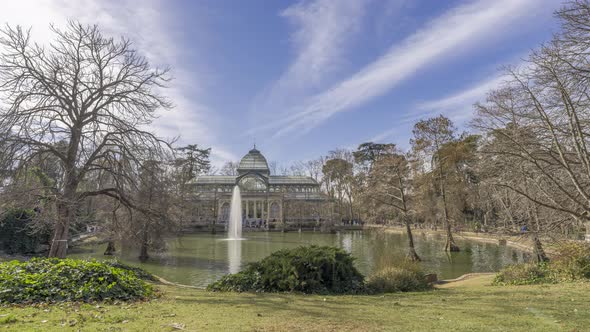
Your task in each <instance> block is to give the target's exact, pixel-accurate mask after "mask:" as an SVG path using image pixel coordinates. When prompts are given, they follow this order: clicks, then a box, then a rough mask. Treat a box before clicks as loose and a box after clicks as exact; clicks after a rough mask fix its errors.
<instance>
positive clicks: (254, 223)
mask: <svg viewBox="0 0 590 332" xmlns="http://www.w3.org/2000/svg"><path fill="white" fill-rule="evenodd" d="M242 227H248V228H266V220H264V219H262V218H246V217H244V220H242Z"/></svg>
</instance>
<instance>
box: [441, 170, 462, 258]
mask: <svg viewBox="0 0 590 332" xmlns="http://www.w3.org/2000/svg"><path fill="white" fill-rule="evenodd" d="M439 169H440V174H439V175H440V189H441V193H442V199H443V209H444V213H445V228H446V231H447V243H446V244H445V251H453V252H458V251H461V249H459V246H458V245H457V244H456V243H455V239H453V232H452V230H451V222H450V220H449V210H448V208H447V193H446V190H445V184H444V180H443V178H442V176H443V173H442V166H439Z"/></svg>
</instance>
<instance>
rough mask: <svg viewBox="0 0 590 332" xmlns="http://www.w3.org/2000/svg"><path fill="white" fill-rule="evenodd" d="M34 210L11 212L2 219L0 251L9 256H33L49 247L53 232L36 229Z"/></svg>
mask: <svg viewBox="0 0 590 332" xmlns="http://www.w3.org/2000/svg"><path fill="white" fill-rule="evenodd" d="M33 215H34V212H33V211H32V210H20V209H14V210H10V211H8V212H7V213H5V214H4V215H3V216H2V219H0V249H1V250H3V251H5V252H6V253H8V254H32V253H35V252H37V251H38V248H39V246H40V245H47V244H48V243H49V239H50V237H51V230H50V229H49V228H47V227H45V228H39V229H34V228H33V225H32V219H33Z"/></svg>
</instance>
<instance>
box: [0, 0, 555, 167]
mask: <svg viewBox="0 0 590 332" xmlns="http://www.w3.org/2000/svg"><path fill="white" fill-rule="evenodd" d="M560 6H561V3H560V1H556V0H479V1H477V0H476V1H473V0H471V1H440V0H439V1H435V0H309V1H263V0H260V1H254V0H252V1H238V0H234V1H229V0H223V1H219V0H216V1H213V0H211V1H188V0H186V1H181V0H168V1H165V0H162V1H158V0H150V1H108V0H82V1H69V2H68V1H65V0H45V1H44V0H38V1H32V0H31V1H18V2H17V1H11V2H8V1H5V2H3V3H2V4H0V22H2V23H9V24H20V25H24V26H32V27H33V34H34V37H35V38H36V40H38V41H39V42H46V41H48V40H50V39H51V34H50V33H49V32H48V24H49V23H54V24H57V25H61V24H64V22H66V21H67V19H72V18H73V19H77V20H80V21H82V22H84V23H97V24H99V25H100V26H101V27H102V28H103V30H104V31H105V32H106V33H109V34H112V35H125V36H127V37H129V38H131V39H132V40H133V41H134V42H135V44H136V47H137V48H138V49H139V51H140V52H142V53H143V54H145V55H146V56H147V57H148V59H149V60H150V61H151V62H152V63H154V64H158V65H169V66H171V67H172V68H173V73H174V77H175V80H174V81H173V82H172V83H171V87H170V88H169V89H168V91H167V92H166V93H167V94H168V95H169V96H170V97H171V99H172V100H173V101H174V103H175V105H176V107H175V109H174V110H172V111H170V112H165V113H162V114H161V116H160V118H159V119H158V120H157V121H156V122H155V123H154V130H156V131H157V132H158V133H159V134H160V135H162V136H166V137H175V136H180V141H181V142H182V143H198V144H201V145H205V146H210V147H212V149H213V153H214V162H215V163H216V164H217V165H219V164H221V163H223V162H224V161H227V160H239V158H240V157H241V156H242V155H243V154H245V153H246V152H247V150H248V149H249V148H250V147H251V146H252V144H253V143H254V142H256V144H257V146H258V147H259V149H261V150H262V151H263V153H264V154H265V155H266V156H267V158H268V159H269V160H274V161H278V162H280V163H284V164H287V163H290V162H293V161H296V160H305V159H311V158H315V157H317V156H319V155H322V154H325V153H326V152H327V151H329V150H332V149H335V148H339V147H345V148H354V147H356V146H357V145H358V144H359V143H362V142H366V141H370V140H374V141H382V142H393V143H396V144H398V145H400V146H404V147H405V146H407V145H408V140H409V137H410V134H411V127H412V124H413V123H414V122H416V121H417V120H419V119H420V118H426V117H428V116H433V115H437V114H439V113H442V114H445V115H447V116H448V117H450V118H451V119H453V120H454V121H455V122H456V123H457V124H458V125H459V126H463V125H464V124H466V123H467V122H468V120H469V118H470V116H471V112H472V110H471V105H472V104H473V103H474V102H475V101H477V100H481V99H483V98H485V93H486V91H487V90H489V89H490V88H491V87H493V86H494V85H496V84H497V83H498V82H499V80H500V79H501V78H499V74H500V73H499V71H498V69H499V68H500V67H501V66H502V65H507V64H518V63H520V62H521V61H522V60H521V59H522V58H524V57H525V56H526V55H527V53H528V52H529V50H531V49H533V48H536V47H538V45H539V44H540V43H542V42H544V41H547V40H549V39H550V38H551V35H552V33H555V32H556V31H557V29H558V23H557V22H556V20H555V19H554V18H553V12H554V11H555V10H556V9H558V8H559V7H560Z"/></svg>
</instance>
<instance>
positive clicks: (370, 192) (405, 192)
mask: <svg viewBox="0 0 590 332" xmlns="http://www.w3.org/2000/svg"><path fill="white" fill-rule="evenodd" d="M388 148H389V151H391V152H393V153H391V154H386V155H380V156H378V157H375V160H374V162H373V163H372V166H371V172H370V174H369V179H368V181H367V182H368V189H367V190H366V195H367V196H368V197H369V198H370V199H372V200H374V201H376V202H378V203H380V204H384V205H387V206H390V207H392V208H394V209H395V210H396V211H398V212H399V214H400V215H401V219H402V222H403V224H404V225H405V226H406V232H407V235H408V258H409V259H411V260H414V261H419V260H420V256H418V254H417V253H416V249H415V247H414V237H413V235H412V228H411V214H412V213H413V211H412V210H411V208H410V200H409V192H410V167H409V165H408V161H407V159H406V156H404V155H403V154H401V153H399V152H397V151H395V150H394V149H395V147H394V146H393V144H391V145H389V147H388ZM394 151H395V152H394Z"/></svg>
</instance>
